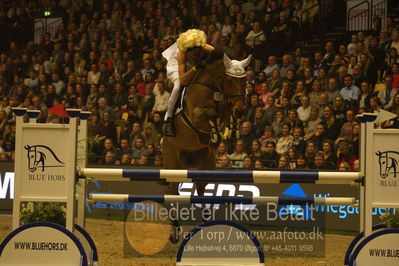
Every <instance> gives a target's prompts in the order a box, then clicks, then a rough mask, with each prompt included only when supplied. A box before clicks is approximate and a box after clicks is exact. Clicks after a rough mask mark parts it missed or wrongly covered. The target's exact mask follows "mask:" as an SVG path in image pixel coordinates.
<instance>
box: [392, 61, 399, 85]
mask: <svg viewBox="0 0 399 266" xmlns="http://www.w3.org/2000/svg"><path fill="white" fill-rule="evenodd" d="M391 77H392V87H394V88H395V89H399V60H398V62H397V63H393V64H392V65H391Z"/></svg>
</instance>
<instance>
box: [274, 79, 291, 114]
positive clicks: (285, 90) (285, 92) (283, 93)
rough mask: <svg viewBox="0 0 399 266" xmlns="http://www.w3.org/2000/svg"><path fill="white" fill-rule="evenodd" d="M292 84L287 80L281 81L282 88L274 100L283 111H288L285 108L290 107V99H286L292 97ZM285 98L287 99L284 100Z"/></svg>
mask: <svg viewBox="0 0 399 266" xmlns="http://www.w3.org/2000/svg"><path fill="white" fill-rule="evenodd" d="M289 85H290V84H289V83H288V82H287V81H283V82H282V83H281V90H280V92H279V93H278V94H277V95H276V98H275V100H274V106H276V107H278V108H280V109H281V110H283V111H288V110H285V109H286V108H288V106H287V103H288V101H287V100H286V99H291V92H290V86H289ZM284 98H285V100H286V101H284Z"/></svg>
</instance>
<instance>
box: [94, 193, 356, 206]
mask: <svg viewBox="0 0 399 266" xmlns="http://www.w3.org/2000/svg"><path fill="white" fill-rule="evenodd" d="M89 200H90V201H92V202H121V203H136V202H142V201H154V202H158V203H166V204H169V203H181V204H194V203H210V204H223V203H230V204H259V205H266V204H278V205H290V204H295V205H306V204H308V205H346V206H348V205H349V206H350V205H354V204H355V202H356V199H355V198H352V197H324V198H323V197H306V198H303V197H278V196H259V197H237V196H182V195H141V194H139V195H134V194H96V193H91V194H89Z"/></svg>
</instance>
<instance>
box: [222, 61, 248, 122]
mask: <svg viewBox="0 0 399 266" xmlns="http://www.w3.org/2000/svg"><path fill="white" fill-rule="evenodd" d="M223 62H224V66H225V68H226V74H227V75H226V78H225V79H224V84H223V88H224V92H223V93H224V97H225V98H226V100H227V104H228V105H229V106H231V109H230V110H231V112H232V115H233V117H234V118H235V119H238V118H241V117H242V116H243V115H244V110H245V104H244V97H245V77H246V71H245V68H246V67H247V66H248V65H249V63H250V62H251V55H250V56H248V57H247V58H246V59H244V60H242V61H238V60H231V59H230V58H229V57H228V56H227V55H226V54H224V58H223Z"/></svg>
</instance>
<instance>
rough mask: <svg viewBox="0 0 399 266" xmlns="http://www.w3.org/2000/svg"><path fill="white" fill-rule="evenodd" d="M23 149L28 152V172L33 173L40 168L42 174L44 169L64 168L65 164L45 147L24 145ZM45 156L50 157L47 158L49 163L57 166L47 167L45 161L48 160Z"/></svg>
mask: <svg viewBox="0 0 399 266" xmlns="http://www.w3.org/2000/svg"><path fill="white" fill-rule="evenodd" d="M24 148H25V150H27V151H28V152H27V156H28V169H29V171H30V172H35V171H36V170H38V169H40V168H41V170H42V172H43V171H44V168H45V167H64V166H65V163H64V162H62V161H61V160H60V159H58V157H57V155H55V153H54V152H53V151H52V150H51V149H50V148H49V147H47V146H45V145H33V146H30V145H26V146H25V147H24ZM46 154H49V155H51V157H50V158H49V159H50V161H51V163H56V164H58V165H48V163H46V160H47V159H48V158H47V155H46Z"/></svg>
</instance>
